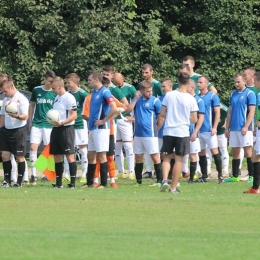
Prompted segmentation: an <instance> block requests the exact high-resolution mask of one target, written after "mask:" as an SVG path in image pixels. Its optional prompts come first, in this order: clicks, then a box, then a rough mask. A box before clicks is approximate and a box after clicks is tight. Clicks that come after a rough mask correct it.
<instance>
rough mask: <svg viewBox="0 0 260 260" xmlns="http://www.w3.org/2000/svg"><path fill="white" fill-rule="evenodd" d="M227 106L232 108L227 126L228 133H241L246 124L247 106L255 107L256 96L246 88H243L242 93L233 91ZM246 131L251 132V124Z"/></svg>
mask: <svg viewBox="0 0 260 260" xmlns="http://www.w3.org/2000/svg"><path fill="white" fill-rule="evenodd" d="M229 104H230V106H231V107H232V111H231V115H230V125H229V128H230V131H241V130H242V128H243V127H244V126H245V124H246V119H247V116H248V113H249V106H255V105H256V95H255V93H254V92H253V91H251V90H250V89H248V88H245V89H244V90H243V91H242V92H238V91H237V90H235V91H234V92H233V93H232V94H231V95H230V99H229ZM248 130H250V131H252V130H253V122H251V123H250V126H249V127H248Z"/></svg>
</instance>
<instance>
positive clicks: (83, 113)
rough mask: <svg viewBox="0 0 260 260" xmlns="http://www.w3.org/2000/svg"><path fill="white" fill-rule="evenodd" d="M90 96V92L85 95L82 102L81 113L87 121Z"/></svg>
mask: <svg viewBox="0 0 260 260" xmlns="http://www.w3.org/2000/svg"><path fill="white" fill-rule="evenodd" d="M91 96H92V94H90V95H88V96H86V98H85V101H84V103H83V109H82V113H81V116H82V118H83V119H85V120H87V121H88V119H89V107H90V100H91Z"/></svg>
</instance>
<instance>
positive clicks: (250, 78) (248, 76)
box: [243, 68, 255, 86]
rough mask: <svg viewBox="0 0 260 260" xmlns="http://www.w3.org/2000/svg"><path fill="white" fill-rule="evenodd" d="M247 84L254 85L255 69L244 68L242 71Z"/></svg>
mask: <svg viewBox="0 0 260 260" xmlns="http://www.w3.org/2000/svg"><path fill="white" fill-rule="evenodd" d="M243 74H244V78H245V82H246V84H247V86H250V85H254V77H255V69H254V68H246V69H245V70H244V72H243Z"/></svg>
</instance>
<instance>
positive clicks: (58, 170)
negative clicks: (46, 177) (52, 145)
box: [55, 162, 64, 186]
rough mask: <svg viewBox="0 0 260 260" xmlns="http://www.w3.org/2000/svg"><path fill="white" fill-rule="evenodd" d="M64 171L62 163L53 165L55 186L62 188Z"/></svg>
mask: <svg viewBox="0 0 260 260" xmlns="http://www.w3.org/2000/svg"><path fill="white" fill-rule="evenodd" d="M63 171H64V166H63V162H58V163H55V172H56V185H57V186H62V174H63Z"/></svg>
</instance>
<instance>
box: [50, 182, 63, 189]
mask: <svg viewBox="0 0 260 260" xmlns="http://www.w3.org/2000/svg"><path fill="white" fill-rule="evenodd" d="M52 187H53V188H54V189H62V188H63V186H58V185H56V184H55V183H52Z"/></svg>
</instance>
